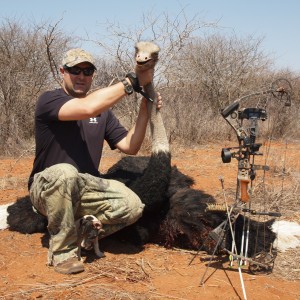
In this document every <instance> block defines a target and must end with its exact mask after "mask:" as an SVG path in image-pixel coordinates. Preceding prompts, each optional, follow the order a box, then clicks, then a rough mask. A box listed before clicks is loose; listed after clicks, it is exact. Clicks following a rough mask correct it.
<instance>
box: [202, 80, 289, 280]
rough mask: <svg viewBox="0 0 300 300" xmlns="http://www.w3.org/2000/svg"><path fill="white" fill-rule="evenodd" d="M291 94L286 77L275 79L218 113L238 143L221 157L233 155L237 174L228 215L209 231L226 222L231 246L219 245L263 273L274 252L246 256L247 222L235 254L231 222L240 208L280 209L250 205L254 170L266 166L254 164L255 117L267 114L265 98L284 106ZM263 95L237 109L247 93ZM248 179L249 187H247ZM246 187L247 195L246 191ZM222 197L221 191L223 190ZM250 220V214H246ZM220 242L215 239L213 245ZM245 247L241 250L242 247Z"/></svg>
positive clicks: (257, 145)
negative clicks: (236, 164) (268, 86)
mask: <svg viewBox="0 0 300 300" xmlns="http://www.w3.org/2000/svg"><path fill="white" fill-rule="evenodd" d="M291 94H292V87H291V84H290V82H289V81H288V80H286V79H278V80H276V81H274V82H273V83H272V84H271V87H270V88H269V89H267V90H263V91H261V92H255V93H251V94H248V95H246V96H243V97H241V98H239V99H237V100H235V101H234V102H233V103H231V104H230V105H228V106H227V107H225V109H223V110H222V112H221V115H222V116H223V118H224V119H225V120H226V122H227V123H228V124H229V125H230V126H231V127H232V128H233V129H234V131H235V133H236V136H237V139H238V146H237V147H230V148H223V149H222V151H221V158H222V161H223V163H230V162H231V159H232V158H234V159H236V160H237V161H238V174H237V190H236V201H235V203H234V205H233V206H231V207H228V206H227V201H226V198H225V203H226V206H225V208H224V210H226V211H227V215H228V219H227V220H226V221H224V222H223V223H222V224H221V225H220V226H218V228H216V229H215V230H214V231H213V232H211V234H210V236H211V237H212V238H214V239H215V240H217V239H216V237H219V238H220V236H222V235H223V236H224V235H225V226H227V225H228V224H229V225H230V230H231V235H232V250H231V251H229V250H227V249H226V248H225V247H224V243H223V244H222V248H223V249H224V250H226V251H227V252H228V254H229V255H230V257H231V258H232V259H238V260H239V261H241V262H243V263H245V264H246V262H247V261H248V262H249V270H250V271H251V272H252V273H255V274H256V273H263V272H271V271H272V269H273V265H274V260H275V256H273V255H272V254H271V253H265V252H260V253H256V254H255V256H254V257H253V258H251V259H250V258H248V257H247V256H248V254H247V252H248V241H249V223H248V226H247V229H246V228H245V227H246V226H245V224H244V229H243V235H242V242H241V250H240V251H241V253H240V254H238V253H237V250H236V243H235V240H234V233H233V229H232V226H231V224H232V223H234V221H235V220H236V218H237V216H238V215H239V213H240V212H244V213H248V214H251V215H266V216H271V217H280V216H281V214H280V212H266V211H264V212H258V211H256V210H254V209H251V194H252V193H251V189H252V183H253V180H254V179H255V177H256V171H257V170H263V171H268V170H269V167H268V166H263V165H256V164H254V157H255V156H257V155H263V154H262V153H260V152H259V150H260V147H261V145H262V144H260V143H257V142H256V137H257V135H258V127H259V126H258V125H259V121H265V120H266V119H267V118H268V114H267V111H266V106H267V102H268V101H269V100H270V99H272V98H273V99H276V100H279V101H280V102H281V103H282V104H283V105H284V106H290V105H291ZM257 96H260V97H263V99H264V100H263V102H262V103H261V101H260V103H258V104H257V106H256V107H249V108H243V109H240V104H241V103H242V102H244V101H245V100H248V99H249V98H251V97H257ZM221 183H222V189H223V192H224V182H223V179H221ZM249 183H250V184H251V188H250V189H249V187H248V186H249ZM249 190H250V195H249ZM224 197H225V194H224ZM215 209H216V208H215V207H213V205H212V206H209V207H208V208H207V210H209V211H213V210H215ZM217 210H220V207H218V206H217ZM249 222H250V218H249ZM218 244H220V240H218V243H217V246H218ZM244 248H245V250H244Z"/></svg>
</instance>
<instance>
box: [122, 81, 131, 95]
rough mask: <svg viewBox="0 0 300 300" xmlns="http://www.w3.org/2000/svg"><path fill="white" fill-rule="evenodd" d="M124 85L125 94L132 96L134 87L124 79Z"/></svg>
mask: <svg viewBox="0 0 300 300" xmlns="http://www.w3.org/2000/svg"><path fill="white" fill-rule="evenodd" d="M122 83H123V84H124V90H125V93H126V94H127V95H131V94H132V93H133V87H132V85H130V84H129V83H128V82H127V80H126V79H125V78H124V79H122Z"/></svg>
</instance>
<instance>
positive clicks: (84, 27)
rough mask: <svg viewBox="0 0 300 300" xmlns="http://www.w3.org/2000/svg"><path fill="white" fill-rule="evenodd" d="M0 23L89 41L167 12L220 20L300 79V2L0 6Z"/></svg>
mask: <svg viewBox="0 0 300 300" xmlns="http://www.w3.org/2000/svg"><path fill="white" fill-rule="evenodd" d="M1 2H2V5H1V10H0V18H3V17H9V18H10V17H14V18H17V19H20V18H21V19H22V20H23V21H25V22H26V21H28V20H30V21H32V20H35V21H37V22H39V21H41V20H49V21H53V22H57V21H58V20H59V19H61V18H63V20H62V22H61V24H62V25H63V27H64V29H65V30H66V32H68V33H69V32H72V33H74V34H75V35H79V36H85V33H86V32H89V34H90V36H91V37H94V36H96V34H99V33H100V34H101V31H103V30H104V29H105V26H104V25H101V24H104V23H105V22H106V21H107V20H109V21H111V22H113V21H116V22H119V23H121V24H124V27H128V26H132V25H134V23H135V22H140V21H141V20H142V14H147V13H149V12H150V11H151V12H152V14H154V15H159V14H160V13H162V12H167V13H168V15H169V16H172V15H174V16H175V15H177V14H178V13H179V12H180V11H181V10H182V9H184V11H185V13H186V15H187V17H188V18H192V17H193V16H195V15H197V16H198V18H199V19H201V21H206V22H213V21H216V20H219V23H218V24H219V26H221V27H223V29H220V30H221V31H220V33H222V32H224V33H230V32H233V31H234V32H235V34H237V35H238V36H240V37H246V36H248V35H254V36H255V37H257V38H260V37H264V41H263V44H262V48H263V49H264V51H265V52H266V53H269V54H270V55H271V57H273V58H274V61H275V66H276V67H278V68H289V69H290V70H292V71H295V72H297V73H300V38H299V35H300V34H299V31H300V16H299V14H300V1H298V0H286V1H282V0H280V1H279V0H248V1H246V0H244V1H243V0H223V1H222V0H205V1H204V0H178V1H177V0H174V1H172V0H147V1H145V0H127V1H124V0H110V1H109V0H105V1H103V0H85V1H82V0H81V1H78V0H73V1H72V0H51V1H45V0H0V3H1Z"/></svg>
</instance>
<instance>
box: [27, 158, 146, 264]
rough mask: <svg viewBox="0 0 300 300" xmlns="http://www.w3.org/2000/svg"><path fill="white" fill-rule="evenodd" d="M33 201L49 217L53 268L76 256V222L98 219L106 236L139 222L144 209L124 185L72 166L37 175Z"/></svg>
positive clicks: (55, 168) (49, 258) (52, 169)
mask: <svg viewBox="0 0 300 300" xmlns="http://www.w3.org/2000/svg"><path fill="white" fill-rule="evenodd" d="M30 198H31V201H32V204H33V206H34V207H35V208H36V209H37V210H38V211H39V212H40V213H41V214H43V215H45V216H47V218H48V231H49V234H50V243H49V251H48V263H49V264H50V265H54V266H55V265H57V264H58V263H60V262H62V261H64V260H65V259H67V258H69V257H72V256H77V253H78V245H77V232H76V226H75V220H77V219H79V218H81V217H82V216H84V215H87V214H91V215H94V216H96V217H97V218H98V219H99V220H100V221H101V222H102V224H103V229H104V230H105V233H104V234H103V237H104V236H108V235H110V234H112V233H114V232H116V231H118V230H120V229H122V228H124V227H125V226H128V225H130V224H132V223H134V222H135V221H137V220H138V219H139V218H140V217H141V215H142V211H143V208H144V204H143V203H142V202H141V200H140V199H139V197H138V196H137V195H136V194H135V193H134V192H133V191H131V190H130V189H129V188H127V187H126V186H125V185H124V184H123V183H121V182H118V181H116V180H107V179H102V178H98V177H94V176H91V175H89V174H83V173H79V172H78V171H77V170H76V168H74V167H73V166H72V165H70V164H57V165H54V166H52V167H50V168H47V169H45V170H44V171H42V172H40V173H38V174H36V175H35V176H34V182H33V184H32V186H31V189H30Z"/></svg>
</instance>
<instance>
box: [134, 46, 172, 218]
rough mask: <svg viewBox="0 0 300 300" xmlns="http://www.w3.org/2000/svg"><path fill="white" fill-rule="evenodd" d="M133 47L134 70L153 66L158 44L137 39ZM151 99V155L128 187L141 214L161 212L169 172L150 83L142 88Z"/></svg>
mask: <svg viewBox="0 0 300 300" xmlns="http://www.w3.org/2000/svg"><path fill="white" fill-rule="evenodd" d="M135 49H136V54H135V58H136V63H137V64H136V70H137V71H138V70H139V69H142V70H146V69H148V68H154V67H155V64H156V62H157V61H158V53H159V51H160V49H159V47H158V46H157V45H155V44H153V43H150V42H139V43H137V44H136V46H135ZM143 88H144V91H145V92H146V93H147V94H148V96H149V97H150V98H151V99H153V102H151V101H148V103H147V108H148V114H149V123H150V130H151V138H152V151H151V157H150V160H149V163H148V166H147V168H146V170H145V171H144V174H143V175H142V176H141V177H140V178H138V180H136V181H135V182H134V184H133V185H132V186H130V188H131V189H132V190H133V191H135V192H136V193H137V194H138V195H139V196H140V198H141V200H142V202H143V203H144V204H145V210H144V216H146V215H147V214H149V213H151V214H152V216H151V217H152V218H153V217H154V216H153V213H160V210H161V209H162V208H163V206H165V204H167V202H168V201H167V198H166V191H167V188H168V185H169V180H170V174H171V155H170V150H169V142H168V138H167V134H166V130H165V126H164V122H163V119H162V115H161V112H160V110H158V109H157V108H156V105H155V104H156V101H157V96H156V92H155V90H154V86H153V83H152V82H151V83H150V84H148V85H146V86H144V87H143Z"/></svg>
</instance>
